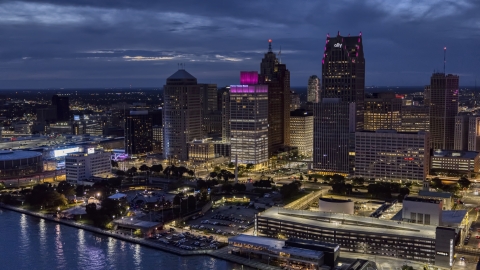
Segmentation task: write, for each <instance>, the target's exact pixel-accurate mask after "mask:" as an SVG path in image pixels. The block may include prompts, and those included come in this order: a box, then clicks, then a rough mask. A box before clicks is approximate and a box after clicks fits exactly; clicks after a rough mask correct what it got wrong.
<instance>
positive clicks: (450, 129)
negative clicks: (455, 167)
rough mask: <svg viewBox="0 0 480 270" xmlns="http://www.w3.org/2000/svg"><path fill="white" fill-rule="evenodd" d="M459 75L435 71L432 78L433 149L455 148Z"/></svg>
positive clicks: (431, 128)
mask: <svg viewBox="0 0 480 270" xmlns="http://www.w3.org/2000/svg"><path fill="white" fill-rule="evenodd" d="M458 88H459V77H458V76H457V75H452V74H448V75H445V73H434V74H433V75H432V77H431V79H430V133H431V140H430V143H431V147H432V148H433V149H442V150H453V149H454V141H455V140H454V138H455V137H454V136H455V117H456V116H457V113H458Z"/></svg>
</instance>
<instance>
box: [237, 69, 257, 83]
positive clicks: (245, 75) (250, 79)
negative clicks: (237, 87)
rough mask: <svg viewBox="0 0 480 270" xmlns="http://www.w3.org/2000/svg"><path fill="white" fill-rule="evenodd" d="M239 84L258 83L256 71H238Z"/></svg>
mask: <svg viewBox="0 0 480 270" xmlns="http://www.w3.org/2000/svg"><path fill="white" fill-rule="evenodd" d="M240 84H258V72H256V71H240Z"/></svg>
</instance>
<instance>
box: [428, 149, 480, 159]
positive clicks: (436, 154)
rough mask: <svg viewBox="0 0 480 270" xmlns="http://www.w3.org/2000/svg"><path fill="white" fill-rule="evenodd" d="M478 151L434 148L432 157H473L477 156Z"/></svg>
mask: <svg viewBox="0 0 480 270" xmlns="http://www.w3.org/2000/svg"><path fill="white" fill-rule="evenodd" d="M478 154H479V153H478V152H474V151H451V150H436V151H434V152H433V157H453V158H469V159H474V158H475V157H477V156H478Z"/></svg>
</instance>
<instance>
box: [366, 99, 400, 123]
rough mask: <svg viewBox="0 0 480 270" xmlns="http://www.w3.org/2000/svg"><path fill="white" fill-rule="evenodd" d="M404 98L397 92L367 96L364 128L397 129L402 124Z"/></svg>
mask: <svg viewBox="0 0 480 270" xmlns="http://www.w3.org/2000/svg"><path fill="white" fill-rule="evenodd" d="M401 112H402V100H401V99H400V98H397V97H396V95H395V93H393V92H386V93H373V94H371V95H369V96H368V97H367V98H365V112H364V127H363V128H364V130H371V131H375V130H379V129H395V130H398V129H399V128H400V126H401V120H402V119H401Z"/></svg>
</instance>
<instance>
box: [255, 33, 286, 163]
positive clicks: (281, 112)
mask: <svg viewBox="0 0 480 270" xmlns="http://www.w3.org/2000/svg"><path fill="white" fill-rule="evenodd" d="M259 83H261V84H266V85H268V125H269V128H268V153H269V155H270V156H272V155H274V154H275V153H277V152H278V151H279V150H281V149H282V148H283V147H284V146H289V145H290V130H289V129H290V101H291V98H290V71H289V70H288V69H287V66H286V65H285V64H281V63H280V61H279V59H277V56H276V55H275V53H273V52H272V41H271V40H269V46H268V52H267V53H266V54H265V56H264V57H263V59H262V62H261V64H260V75H259Z"/></svg>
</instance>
